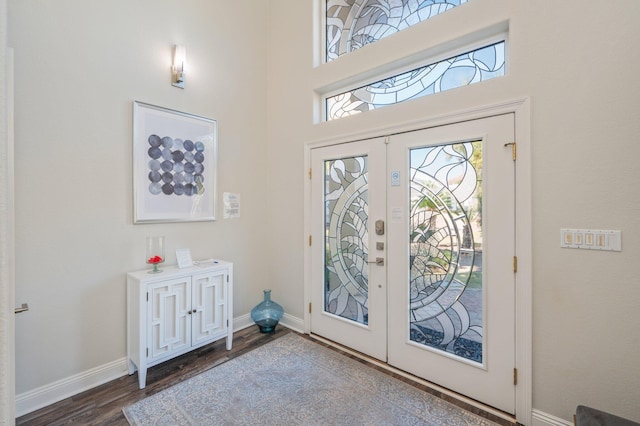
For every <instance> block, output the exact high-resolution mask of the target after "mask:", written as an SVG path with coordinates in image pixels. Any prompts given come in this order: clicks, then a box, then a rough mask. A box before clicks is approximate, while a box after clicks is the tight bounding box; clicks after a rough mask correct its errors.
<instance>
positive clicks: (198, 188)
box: [147, 135, 205, 197]
mask: <svg viewBox="0 0 640 426" xmlns="http://www.w3.org/2000/svg"><path fill="white" fill-rule="evenodd" d="M147 141H148V142H149V149H148V150H147V155H148V156H149V162H148V167H149V174H148V178H149V193H151V194H153V195H162V194H164V195H177V196H187V197H191V196H193V195H196V194H203V193H204V170H205V168H204V160H205V146H204V143H202V142H200V141H195V142H194V141H191V140H189V139H187V140H182V139H178V138H176V139H173V138H172V137H170V136H164V137H162V138H161V137H160V136H158V135H150V136H149V137H148V138H147Z"/></svg>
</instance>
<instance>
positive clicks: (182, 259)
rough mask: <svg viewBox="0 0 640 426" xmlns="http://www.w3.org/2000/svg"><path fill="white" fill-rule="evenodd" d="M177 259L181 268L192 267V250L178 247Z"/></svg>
mask: <svg viewBox="0 0 640 426" xmlns="http://www.w3.org/2000/svg"><path fill="white" fill-rule="evenodd" d="M176 261H177V262H178V268H180V269H183V268H190V267H192V266H193V259H191V251H190V250H189V249H177V250H176Z"/></svg>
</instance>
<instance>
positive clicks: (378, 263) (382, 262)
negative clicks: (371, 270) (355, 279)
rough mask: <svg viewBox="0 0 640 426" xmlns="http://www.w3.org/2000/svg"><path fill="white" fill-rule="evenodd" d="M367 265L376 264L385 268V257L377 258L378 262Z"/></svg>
mask: <svg viewBox="0 0 640 426" xmlns="http://www.w3.org/2000/svg"><path fill="white" fill-rule="evenodd" d="M367 263H375V264H376V266H384V257H376V260H374V261H373V262H367Z"/></svg>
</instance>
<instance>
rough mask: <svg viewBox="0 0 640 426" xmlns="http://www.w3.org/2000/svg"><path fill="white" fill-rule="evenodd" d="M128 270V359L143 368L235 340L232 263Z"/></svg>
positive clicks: (142, 377) (142, 382) (131, 366)
mask: <svg viewBox="0 0 640 426" xmlns="http://www.w3.org/2000/svg"><path fill="white" fill-rule="evenodd" d="M161 269H162V272H160V273H156V274H152V273H149V269H147V270H143V271H137V272H131V273H129V274H127V361H128V362H127V364H128V371H129V375H131V374H133V373H134V372H135V371H136V370H137V371H138V384H139V386H140V389H143V388H144V387H145V386H146V377H147V368H149V367H152V366H154V365H157V364H159V363H161V362H163V361H166V360H168V359H171V358H174V357H176V356H179V355H182V354H184V353H186V352H189V351H191V350H193V349H195V348H198V347H200V346H204V345H206V344H208V343H211V342H213V341H216V340H218V339H221V338H224V337H226V338H227V345H226V346H227V350H230V349H231V345H232V340H233V264H232V263H229V262H224V261H221V260H217V261H214V262H209V263H206V264H203V265H200V266H193V267H190V268H184V269H179V268H177V267H176V266H164V267H162V268H161Z"/></svg>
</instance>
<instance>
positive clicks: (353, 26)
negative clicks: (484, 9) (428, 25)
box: [326, 0, 467, 62]
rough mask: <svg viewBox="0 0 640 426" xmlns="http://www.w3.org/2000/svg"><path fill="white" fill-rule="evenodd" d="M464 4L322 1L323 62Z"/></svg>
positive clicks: (451, 0)
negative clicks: (324, 17)
mask: <svg viewBox="0 0 640 426" xmlns="http://www.w3.org/2000/svg"><path fill="white" fill-rule="evenodd" d="M466 2H467V0H326V39H327V46H326V49H327V51H326V61H327V62H329V61H332V60H334V59H336V58H338V57H339V56H341V55H344V54H345V53H349V52H352V51H354V50H357V49H359V48H360V47H362V46H364V45H367V44H371V43H374V42H376V41H378V40H380V39H382V38H385V37H387V36H390V35H391V34H395V33H397V32H398V31H402V30H404V29H405V28H409V27H410V26H412V25H415V24H417V23H419V22H422V21H425V20H427V19H429V18H432V17H434V16H436V15H439V14H441V13H443V12H446V11H447V10H450V9H452V8H454V7H456V6H460V5H461V4H463V3H466Z"/></svg>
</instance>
